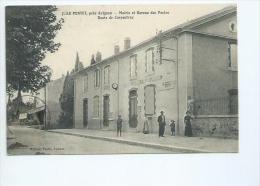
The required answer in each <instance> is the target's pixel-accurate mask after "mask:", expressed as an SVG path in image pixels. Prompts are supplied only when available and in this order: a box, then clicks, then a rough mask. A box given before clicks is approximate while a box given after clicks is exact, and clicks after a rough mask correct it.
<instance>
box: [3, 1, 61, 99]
mask: <svg viewBox="0 0 260 186" xmlns="http://www.w3.org/2000/svg"><path fill="white" fill-rule="evenodd" d="M56 10H57V8H56V7H55V6H8V7H6V81H7V88H6V91H7V93H8V94H9V95H10V94H13V92H14V91H18V94H17V98H18V97H21V92H36V91H37V90H39V89H40V88H42V87H44V86H45V85H46V83H47V82H49V81H50V77H51V69H50V68H49V67H48V66H44V65H42V64H41V61H42V60H43V59H44V58H45V56H46V54H47V53H48V52H51V53H54V52H55V51H57V50H58V48H59V47H60V45H61V44H60V43H55V42H54V38H55V36H56V34H57V32H58V30H60V29H61V26H62V23H63V22H64V20H63V19H59V20H57V16H56V15H55V12H56ZM18 100H19V99H18Z"/></svg>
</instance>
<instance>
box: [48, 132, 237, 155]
mask: <svg viewBox="0 0 260 186" xmlns="http://www.w3.org/2000/svg"><path fill="white" fill-rule="evenodd" d="M48 132H54V133H60V134H66V135H73V136H78V137H85V138H92V139H100V140H105V141H111V142H117V143H125V144H129V145H137V146H143V147H151V148H159V149H164V150H170V151H176V150H177V151H180V152H186V153H209V152H216V153H235V152H238V140H236V139H221V138H205V137H183V136H167V135H166V136H165V137H164V138H163V137H161V138H159V137H158V135H157V134H143V133H135V132H127V133H122V137H117V136H116V132H115V131H105V130H89V129H55V130H48Z"/></svg>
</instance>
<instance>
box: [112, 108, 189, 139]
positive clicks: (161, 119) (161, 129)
mask: <svg viewBox="0 0 260 186" xmlns="http://www.w3.org/2000/svg"><path fill="white" fill-rule="evenodd" d="M191 120H192V117H191V113H190V112H189V111H187V112H186V115H185V117H184V123H185V131H184V135H185V136H188V137H191V136H192V127H191ZM157 121H158V124H159V137H164V131H165V127H166V120H165V115H164V112H163V111H161V115H160V116H158V119H157ZM122 123H123V120H122V117H121V115H118V119H117V136H119V135H120V136H121V134H122ZM169 126H170V128H171V135H172V136H175V121H174V120H171V121H170V122H169ZM143 133H144V134H149V123H148V120H147V118H146V117H144V127H143Z"/></svg>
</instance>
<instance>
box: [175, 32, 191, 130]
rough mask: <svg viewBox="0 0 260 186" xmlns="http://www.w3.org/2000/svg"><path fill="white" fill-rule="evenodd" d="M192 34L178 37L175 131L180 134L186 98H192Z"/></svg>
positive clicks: (185, 108)
mask: <svg viewBox="0 0 260 186" xmlns="http://www.w3.org/2000/svg"><path fill="white" fill-rule="evenodd" d="M192 44H193V40H192V35H191V34H189V33H183V34H181V35H180V36H179V39H178V85H179V86H178V87H179V88H178V91H179V93H178V97H179V112H178V115H179V122H178V123H177V131H179V134H180V135H183V134H184V128H185V124H184V120H183V118H184V116H185V113H186V111H187V109H188V107H187V105H188V100H189V99H192V98H193V81H192V75H193V74H192V67H193V58H192V53H193V51H192Z"/></svg>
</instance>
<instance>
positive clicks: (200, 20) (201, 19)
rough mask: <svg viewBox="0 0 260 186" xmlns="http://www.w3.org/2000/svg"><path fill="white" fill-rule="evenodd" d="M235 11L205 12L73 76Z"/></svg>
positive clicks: (229, 9)
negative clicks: (161, 38)
mask: <svg viewBox="0 0 260 186" xmlns="http://www.w3.org/2000/svg"><path fill="white" fill-rule="evenodd" d="M236 11H237V8H236V7H235V6H227V7H225V8H223V9H220V10H218V11H215V12H212V13H210V14H207V15H204V16H201V17H199V18H196V19H193V20H190V21H187V22H185V23H183V24H180V25H177V26H175V27H173V28H171V29H169V30H166V31H164V32H162V33H160V34H158V35H156V36H154V37H152V38H150V39H147V40H145V41H143V42H141V43H139V44H137V45H135V46H133V47H131V48H129V49H127V50H124V51H121V52H120V53H118V54H114V55H112V56H110V57H107V58H105V59H103V60H102V61H101V62H99V63H95V64H93V65H90V66H87V67H85V68H84V69H82V70H80V71H78V72H76V73H75V74H74V76H75V75H77V74H80V73H81V72H83V71H85V70H87V69H90V68H93V67H95V66H97V65H99V64H100V63H104V62H106V61H109V60H112V59H115V58H117V57H119V56H122V55H124V54H126V53H127V52H129V51H132V50H134V49H137V48H138V47H141V46H143V45H145V44H147V43H149V42H153V41H155V40H157V39H159V37H161V36H163V35H167V34H175V35H177V34H179V33H181V32H182V31H187V30H189V29H192V28H194V27H197V26H199V25H202V24H205V23H207V22H210V21H212V20H216V19H219V18H221V17H223V16H226V15H229V14H232V13H235V12H236Z"/></svg>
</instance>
